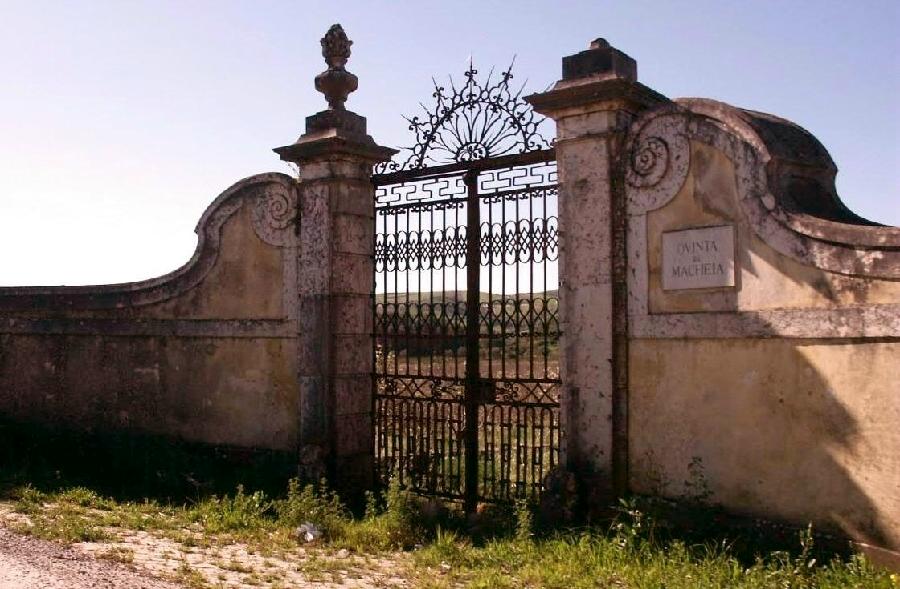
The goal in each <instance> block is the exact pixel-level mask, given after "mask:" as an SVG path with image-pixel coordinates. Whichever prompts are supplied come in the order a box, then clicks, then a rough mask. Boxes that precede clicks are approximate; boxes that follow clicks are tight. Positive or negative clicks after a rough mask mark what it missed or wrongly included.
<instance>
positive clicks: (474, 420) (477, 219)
mask: <svg viewBox="0 0 900 589" xmlns="http://www.w3.org/2000/svg"><path fill="white" fill-rule="evenodd" d="M464 181H465V184H466V188H467V195H466V208H467V211H466V213H467V218H466V225H467V228H466V233H467V235H468V239H467V240H466V428H465V432H466V481H465V498H464V503H465V509H466V512H467V513H473V512H474V511H475V508H476V506H477V504H478V403H479V399H478V396H479V393H480V391H479V382H478V381H479V366H478V364H479V350H478V347H479V343H480V342H479V341H478V340H479V331H480V327H481V325H480V321H479V317H478V315H479V312H478V311H479V306H480V304H481V301H480V298H481V297H480V294H481V284H480V282H481V250H480V243H479V242H480V240H481V207H480V203H479V202H478V172H476V171H471V170H470V171H468V172H466V175H465V177H464Z"/></svg>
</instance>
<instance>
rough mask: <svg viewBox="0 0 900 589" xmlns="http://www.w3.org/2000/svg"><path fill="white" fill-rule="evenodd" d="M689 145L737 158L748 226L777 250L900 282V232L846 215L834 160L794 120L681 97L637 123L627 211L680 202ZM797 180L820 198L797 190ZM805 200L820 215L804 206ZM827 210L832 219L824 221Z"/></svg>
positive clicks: (630, 142)
mask: <svg viewBox="0 0 900 589" xmlns="http://www.w3.org/2000/svg"><path fill="white" fill-rule="evenodd" d="M690 141H700V142H703V143H705V144H707V145H710V146H712V147H715V148H717V149H718V150H720V151H722V152H723V153H725V154H726V155H727V156H728V158H729V159H730V160H731V161H732V162H733V164H734V167H735V176H736V182H737V194H738V201H739V208H740V210H741V212H742V214H743V216H744V218H745V220H746V222H747V223H748V225H749V226H750V227H751V228H752V229H753V231H754V233H755V234H756V235H757V236H758V237H759V238H760V239H762V240H763V241H764V242H765V243H767V244H768V245H769V246H771V247H772V248H774V249H775V250H776V251H778V252H779V253H781V254H783V255H785V256H788V257H790V258H793V259H794V260H796V261H798V262H800V263H802V264H804V265H808V266H814V267H817V268H820V269H823V270H827V271H829V272H834V273H838V274H846V275H851V276H860V277H868V278H883V279H894V280H896V279H900V228H897V227H886V226H881V225H876V224H873V223H871V222H870V221H866V220H865V219H862V218H861V217H858V216H857V215H855V214H853V213H852V212H851V211H850V210H849V209H847V207H846V206H845V205H844V204H843V203H842V202H841V201H840V199H839V198H838V197H837V194H836V191H835V190H834V175H835V173H836V168H835V166H834V163H833V162H832V160H831V157H830V156H829V155H828V152H827V151H826V150H825V148H824V147H823V146H822V145H821V143H819V142H818V140H816V139H815V138H814V137H813V136H812V135H811V134H810V133H809V132H807V131H806V130H804V129H802V128H801V127H799V126H798V125H795V124H794V123H791V122H790V121H786V120H784V119H780V118H778V117H774V116H771V115H766V114H763V113H756V112H753V111H746V110H741V109H738V108H735V107H733V106H730V105H727V104H725V103H722V102H717V101H714V100H707V99H697V98H689V99H679V100H677V101H676V103H675V104H668V105H664V106H661V107H658V108H654V109H651V110H649V111H647V112H645V113H644V114H642V115H641V116H640V117H639V118H638V119H637V120H636V121H635V122H634V123H633V125H632V127H631V130H630V131H629V139H628V144H627V150H628V151H627V153H628V154H629V157H628V160H627V164H626V170H625V177H626V194H627V198H628V211H629V215H632V216H633V215H642V214H646V213H647V212H648V211H651V210H654V209H658V208H660V207H662V206H664V205H665V204H667V203H668V202H669V201H670V200H671V199H672V198H674V197H675V195H676V194H677V193H678V191H679V190H680V188H681V186H682V185H683V183H684V181H685V179H686V178H687V174H688V170H689V168H690V157H691V154H690ZM794 182H804V183H805V185H806V186H809V187H812V188H811V189H810V190H812V192H809V191H807V192H806V193H804V194H803V195H798V194H794V193H792V192H791V186H793V185H794V184H791V183H794ZM785 186H786V188H785ZM799 196H802V197H803V198H804V199H805V202H806V203H807V205H808V204H810V203H811V204H812V205H814V206H816V207H819V208H820V211H811V210H803V209H802V208H798V204H797V203H798V202H801V204H802V202H804V201H803V199H800V198H799ZM792 209H793V210H792ZM821 211H826V212H827V214H828V215H829V216H831V217H834V218H832V219H829V218H822V217H821V216H817V214H819V215H821V214H822V213H821Z"/></svg>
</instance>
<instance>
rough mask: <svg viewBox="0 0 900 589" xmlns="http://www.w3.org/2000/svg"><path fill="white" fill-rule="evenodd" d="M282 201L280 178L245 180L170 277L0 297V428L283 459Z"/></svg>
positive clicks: (287, 301)
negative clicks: (109, 434) (145, 437)
mask: <svg viewBox="0 0 900 589" xmlns="http://www.w3.org/2000/svg"><path fill="white" fill-rule="evenodd" d="M296 202H297V194H296V186H295V181H294V180H292V179H291V178H289V177H287V176H284V175H282V174H262V175H259V176H254V177H251V178H248V179H246V180H243V181H241V182H239V183H237V184H236V185H235V186H233V187H231V188H230V189H229V190H227V191H226V192H224V193H223V194H222V195H221V196H220V197H219V198H218V199H216V201H215V202H214V203H213V204H211V205H210V207H209V208H208V209H207V211H206V212H205V213H204V215H203V217H202V219H201V220H200V222H199V224H198V226H197V233H198V237H199V244H198V247H197V251H196V253H195V255H194V257H193V258H192V259H191V260H190V261H189V262H188V263H187V264H186V265H185V266H184V267H182V268H180V269H179V270H176V271H175V272H173V273H172V274H170V275H167V276H164V277H161V278H158V279H153V280H148V281H145V282H140V283H131V284H123V285H110V286H98V287H59V288H28V287H26V288H2V289H0V417H2V418H4V419H8V420H14V421H18V422H23V423H41V424H51V425H59V426H64V427H66V428H74V429H76V430H82V431H95V432H106V431H110V430H124V431H129V432H134V433H147V434H158V435H164V436H171V437H173V438H178V439H182V440H187V441H192V442H201V443H208V444H216V445H226V446H239V447H247V448H260V449H274V450H287V451H293V450H295V449H296V444H297V421H298V418H297V406H298V393H297V384H296V383H297V380H296V373H297V368H296V365H297V356H298V354H297V335H298V329H297V305H296V293H297V278H296V276H297V253H298V252H297V242H296V231H295V220H296Z"/></svg>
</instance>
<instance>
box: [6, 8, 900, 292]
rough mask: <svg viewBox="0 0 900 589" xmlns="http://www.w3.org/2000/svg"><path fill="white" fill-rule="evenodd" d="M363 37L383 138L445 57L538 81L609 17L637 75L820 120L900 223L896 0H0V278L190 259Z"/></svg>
mask: <svg viewBox="0 0 900 589" xmlns="http://www.w3.org/2000/svg"><path fill="white" fill-rule="evenodd" d="M336 22H339V23H341V24H342V25H343V26H344V29H345V30H346V31H347V33H348V35H349V36H350V38H351V39H352V40H353V41H354V45H353V55H352V57H351V58H350V62H349V64H348V69H349V70H350V71H352V72H353V73H355V74H356V75H357V76H358V77H359V90H358V91H357V92H356V93H354V94H353V95H351V96H350V99H349V101H348V103H347V106H348V108H350V109H351V110H353V111H355V112H357V113H358V114H361V115H363V116H365V117H367V118H368V123H369V132H370V134H371V135H372V136H373V137H374V138H375V140H376V141H378V142H379V143H380V144H382V145H389V146H402V145H408V144H409V143H410V139H409V131H408V130H407V128H406V124H405V123H404V121H403V119H402V118H401V116H402V115H403V114H416V113H417V112H418V110H419V108H420V107H419V106H418V105H419V102H423V101H424V102H427V101H428V100H429V99H430V96H431V77H432V76H436V77H443V78H444V79H446V75H447V74H455V76H456V78H457V79H459V78H460V77H461V74H462V72H463V71H464V70H465V69H466V66H467V64H468V61H469V59H470V58H471V59H472V60H473V61H474V63H475V65H476V66H477V67H478V68H479V69H482V70H483V71H486V70H487V69H489V68H490V66H492V65H496V66H498V67H504V66H506V65H507V64H508V63H509V62H510V61H511V59H512V58H513V56H515V60H516V65H515V69H514V72H515V73H516V80H518V81H520V82H525V81H526V80H527V83H526V93H528V92H533V91H540V90H543V89H545V88H547V87H549V86H550V85H552V84H553V83H554V82H555V81H556V80H557V79H558V78H559V76H560V60H561V58H562V57H563V56H564V55H570V54H573V53H576V52H578V51H581V50H583V49H586V48H587V46H588V44H589V43H590V41H591V40H592V39H595V38H597V37H604V38H606V39H607V40H608V41H609V42H610V43H611V44H612V45H614V46H615V47H617V48H619V49H621V50H622V51H625V52H626V53H628V54H629V55H631V56H632V57H634V58H635V59H636V60H637V61H638V75H639V79H640V81H641V82H643V83H645V84H647V85H648V86H650V87H652V88H654V89H655V90H657V91H659V92H661V93H663V94H665V95H667V96H669V97H673V98H675V97H687V96H700V97H707V98H714V99H717V100H723V101H725V102H729V103H731V104H734V105H736V106H741V107H745V108H752V109H754V110H760V111H764V112H770V113H774V114H777V115H779V116H782V117H785V118H787V119H790V120H793V121H795V122H796V123H798V124H800V125H802V126H803V127H805V128H806V129H808V130H809V131H811V132H812V133H813V134H815V135H816V136H817V137H818V138H819V140H820V141H822V143H823V144H824V145H825V147H826V148H827V149H828V150H829V151H830V153H831V155H832V158H833V159H834V160H835V162H836V163H837V166H838V169H839V173H838V176H837V186H838V192H839V194H840V195H841V197H842V199H843V200H844V202H845V203H846V204H847V205H848V206H849V207H850V208H851V209H853V210H854V211H855V212H857V213H859V214H861V215H863V216H864V217H867V218H869V219H872V220H874V221H878V222H881V223H885V224H890V225H900V2H897V0H885V1H874V0H873V1H868V0H858V1H856V2H852V3H850V2H846V1H844V2H833V1H827V0H816V1H812V0H810V1H803V2H801V1H797V0H780V1H768V0H763V1H757V0H754V1H740V2H739V1H729V0H715V1H713V0H692V1H690V2H676V1H671V2H663V1H657V2H649V1H641V0H628V1H607V0H593V1H587V0H581V1H571V2H567V1H565V0H557V1H555V2H548V1H546V0H543V1H540V2H532V1H518V2H497V1H488V0H478V1H469V0H455V1H454V2H430V1H426V0H420V1H418V2H380V1H377V0H363V1H356V0H353V1H350V0H346V1H337V0H332V1H329V2H303V1H299V0H294V1H268V0H256V1H249V0H248V1H228V0H216V1H205V0H178V1H166V0H154V1H137V0H135V1H126V0H117V1H114V2H107V1H101V0H92V1H80V0H69V1H67V2H60V1H57V2H45V1H42V0H28V1H18V0H15V1H13V0H0V76H2V86H0V88H2V90H0V285H7V286H11V285H58V284H67V285H75V284H103V283H115V282H127V281H134V280H142V279H146V278H151V277H154V276H158V275H161V274H165V273H167V272H170V271H172V270H174V269H175V268H177V267H179V266H181V265H182V264H183V263H184V262H186V261H187V260H188V259H189V258H190V256H191V254H192V253H193V250H194V248H195V246H196V243H197V238H196V235H195V234H194V232H193V230H194V227H195V225H196V223H197V221H198V220H199V218H200V215H201V214H202V213H203V210H204V209H205V208H206V206H207V205H209V203H210V202H212V201H213V199H214V198H215V197H216V196H217V195H218V194H219V193H221V192H222V191H223V190H225V189H226V188H228V186H230V185H231V184H233V183H234V182H236V181H238V180H240V179H241V178H244V177H247V176H250V175H253V174H256V173H260V172H267V171H284V172H288V171H289V170H288V169H287V168H286V167H285V166H284V165H283V164H282V163H281V162H280V161H279V160H278V157H277V156H276V155H275V154H274V153H272V151H271V149H272V148H273V147H277V146H280V145H286V144H289V143H292V142H293V141H295V140H296V139H297V137H298V136H299V135H300V134H301V133H302V131H303V121H304V118H305V117H306V116H308V115H310V114H313V113H315V112H317V111H319V110H322V109H323V108H324V106H325V103H324V99H323V98H322V96H321V95H320V94H318V93H317V92H316V91H315V89H314V88H313V78H314V76H315V75H316V74H318V73H319V72H321V71H322V70H323V69H324V68H325V64H324V62H323V61H322V57H321V53H320V46H319V39H320V38H321V37H322V35H323V34H324V32H325V31H326V30H327V29H328V27H329V26H330V25H331V24H333V23H336Z"/></svg>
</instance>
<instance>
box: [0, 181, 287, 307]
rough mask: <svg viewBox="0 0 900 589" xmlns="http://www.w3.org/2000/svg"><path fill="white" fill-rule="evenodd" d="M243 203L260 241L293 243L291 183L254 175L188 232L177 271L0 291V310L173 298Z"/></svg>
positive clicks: (215, 250) (205, 263)
mask: <svg viewBox="0 0 900 589" xmlns="http://www.w3.org/2000/svg"><path fill="white" fill-rule="evenodd" d="M245 204H250V205H251V206H253V211H252V219H253V228H254V231H255V233H256V235H257V236H258V237H259V238H260V239H261V240H262V241H264V242H265V243H268V244H270V245H273V246H276V247H288V246H291V245H293V244H294V243H295V241H296V235H295V228H294V225H295V219H296V217H297V182H296V181H295V180H294V179H293V178H291V177H290V176H288V175H286V174H281V173H277V172H270V173H265V174H257V175H255V176H250V177H249V178H245V179H243V180H240V181H239V182H237V183H235V184H234V185H232V186H231V187H230V188H228V189H227V190H225V191H224V192H223V193H222V194H220V195H219V196H218V197H217V198H216V199H215V200H214V201H213V202H212V203H211V204H210V205H209V206H208V207H207V208H206V210H205V211H204V213H203V215H202V216H201V217H200V221H199V222H198V223H197V226H196V228H195V229H194V232H195V233H196V234H197V236H198V243H197V248H196V249H195V251H194V254H193V256H192V257H191V259H190V260H188V262H187V263H186V264H184V265H183V266H182V267H180V268H179V269H177V270H175V271H173V272H170V273H169V274H165V275H163V276H160V277H157V278H151V279H149V280H143V281H139V282H127V283H122V284H108V285H97V286H49V287H43V286H42V287H27V286H25V287H20V286H14V287H2V288H0V311H27V310H36V309H56V310H61V311H62V310H91V309H117V308H123V307H138V306H143V305H150V304H153V303H159V302H162V301H166V300H168V299H172V298H174V297H177V296H178V295H180V294H182V293H184V292H186V291H188V290H190V289H192V288H194V287H195V286H197V285H198V284H200V283H201V282H202V281H203V279H204V277H205V276H206V275H207V274H208V273H209V271H210V270H211V269H212V267H213V266H214V265H215V263H216V259H217V258H218V255H219V250H220V247H221V237H222V227H223V226H224V225H225V222H226V221H228V219H230V218H231V217H232V215H234V214H235V213H237V212H238V211H239V210H240V209H241V207H243V206H244V205H245Z"/></svg>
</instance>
